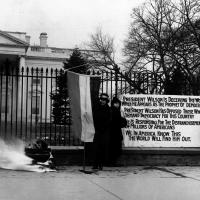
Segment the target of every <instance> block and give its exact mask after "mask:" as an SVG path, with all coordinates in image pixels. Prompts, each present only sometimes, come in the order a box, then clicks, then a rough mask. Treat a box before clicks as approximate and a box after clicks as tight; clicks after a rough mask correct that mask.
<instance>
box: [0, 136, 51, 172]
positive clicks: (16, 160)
mask: <svg viewBox="0 0 200 200" xmlns="http://www.w3.org/2000/svg"><path fill="white" fill-rule="evenodd" d="M24 148H25V145H24V143H23V142H22V141H19V140H15V142H10V143H6V142H5V141H3V140H1V139H0V168H3V169H11V170H21V171H22V170H23V171H34V172H46V171H50V169H49V168H47V167H43V166H41V165H32V159H31V158H29V157H28V156H26V155H25V152H24Z"/></svg>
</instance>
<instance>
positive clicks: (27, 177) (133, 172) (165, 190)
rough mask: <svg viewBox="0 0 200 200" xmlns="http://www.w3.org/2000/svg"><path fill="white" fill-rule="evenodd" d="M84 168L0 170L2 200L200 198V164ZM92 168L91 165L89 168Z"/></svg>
mask: <svg viewBox="0 0 200 200" xmlns="http://www.w3.org/2000/svg"><path fill="white" fill-rule="evenodd" d="M80 169H82V167H77V166H73V167H62V168H59V170H58V171H57V172H51V173H36V172H24V171H11V170H3V169H0V177H1V178H0V200H40V199H41V200H64V199H65V200H66V199H67V200H117V199H120V200H133V199H136V200H186V199H187V200H188V199H192V200H196V199H198V200H199V196H200V167H160V166H159V167H149V166H146V167H142V166H138V167H136V166H135V167H116V168H108V167H105V168H104V170H103V171H99V172H97V173H93V174H86V173H82V172H80V171H79V170H80ZM86 170H90V167H86Z"/></svg>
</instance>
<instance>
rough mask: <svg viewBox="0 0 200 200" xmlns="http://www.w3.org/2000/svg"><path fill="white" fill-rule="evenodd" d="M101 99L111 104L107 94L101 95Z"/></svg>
mask: <svg viewBox="0 0 200 200" xmlns="http://www.w3.org/2000/svg"><path fill="white" fill-rule="evenodd" d="M99 99H103V100H105V101H106V102H107V103H108V102H109V96H108V94H106V93H101V94H100V97H99Z"/></svg>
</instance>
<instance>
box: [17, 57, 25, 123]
mask: <svg viewBox="0 0 200 200" xmlns="http://www.w3.org/2000/svg"><path fill="white" fill-rule="evenodd" d="M25 67H26V66H25V57H24V56H22V55H20V56H19V69H18V75H21V74H22V68H24V72H25ZM24 84H25V79H23V85H22V77H21V76H18V83H17V91H18V97H17V115H18V122H20V120H21V118H22V119H24V117H25V116H24V114H23V110H24V105H26V104H25V102H24V100H25V99H24V95H25V91H24V88H25V87H24Z"/></svg>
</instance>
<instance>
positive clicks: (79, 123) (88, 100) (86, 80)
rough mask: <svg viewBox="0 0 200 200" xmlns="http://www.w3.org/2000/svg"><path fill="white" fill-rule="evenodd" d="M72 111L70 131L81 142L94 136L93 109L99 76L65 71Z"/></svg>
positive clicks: (89, 140) (97, 92)
mask: <svg viewBox="0 0 200 200" xmlns="http://www.w3.org/2000/svg"><path fill="white" fill-rule="evenodd" d="M67 80H68V92H69V97H70V105H71V113H72V131H73V133H74V135H75V137H77V138H80V139H81V141H83V142H92V141H93V138H94V133H95V129H94V122H93V110H94V106H95V103H96V102H97V99H98V94H99V88H100V82H101V77H100V76H93V75H84V74H78V73H74V72H70V71H68V72H67Z"/></svg>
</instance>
